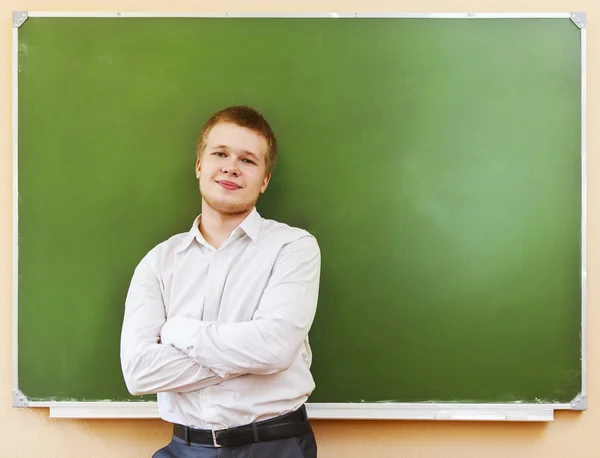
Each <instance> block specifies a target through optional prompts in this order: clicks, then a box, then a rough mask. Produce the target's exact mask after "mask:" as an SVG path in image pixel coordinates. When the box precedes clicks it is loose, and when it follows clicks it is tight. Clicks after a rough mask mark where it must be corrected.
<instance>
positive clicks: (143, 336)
mask: <svg viewBox="0 0 600 458" xmlns="http://www.w3.org/2000/svg"><path fill="white" fill-rule="evenodd" d="M154 257H155V253H154V252H153V251H151V252H150V253H149V254H148V255H147V256H146V257H145V258H144V259H143V260H142V261H141V262H140V264H139V265H138V266H137V268H136V270H135V272H134V274H133V278H132V280H131V284H130V287H129V291H128V293H127V299H126V301H125V317H124V320H123V328H122V332H121V366H122V370H123V376H124V378H125V383H126V385H127V389H128V390H129V392H130V393H131V394H133V395H142V394H149V393H158V392H164V391H176V392H189V391H195V390H199V389H202V388H205V387H207V386H211V385H215V384H217V383H220V382H221V381H223V380H224V378H223V377H220V376H218V375H217V374H216V373H215V372H213V371H212V370H210V369H209V368H207V367H203V366H201V365H200V364H198V363H197V362H196V361H194V360H193V359H192V358H191V357H190V356H188V355H186V354H185V353H183V352H182V351H180V350H178V349H176V348H175V347H173V346H171V345H162V344H161V343H160V339H159V335H160V330H161V328H162V327H163V325H164V323H165V321H166V312H165V305H164V302H163V298H162V292H161V288H160V279H159V277H158V275H157V271H156V269H155V267H154V265H153V260H154Z"/></svg>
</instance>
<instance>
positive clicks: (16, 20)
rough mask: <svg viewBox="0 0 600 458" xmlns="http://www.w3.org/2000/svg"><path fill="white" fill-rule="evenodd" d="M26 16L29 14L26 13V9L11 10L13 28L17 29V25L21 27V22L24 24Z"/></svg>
mask: <svg viewBox="0 0 600 458" xmlns="http://www.w3.org/2000/svg"><path fill="white" fill-rule="evenodd" d="M28 17H29V14H28V13H27V11H13V12H12V22H13V28H14V29H18V28H19V27H21V26H22V25H23V24H25V21H26V20H27V18H28Z"/></svg>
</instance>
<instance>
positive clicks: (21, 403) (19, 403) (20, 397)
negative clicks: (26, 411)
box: [12, 390, 29, 407]
mask: <svg viewBox="0 0 600 458" xmlns="http://www.w3.org/2000/svg"><path fill="white" fill-rule="evenodd" d="M12 405H13V407H29V400H28V399H27V397H26V396H25V395H24V394H23V393H22V392H21V391H19V390H15V391H13V399H12Z"/></svg>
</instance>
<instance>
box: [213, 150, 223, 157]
mask: <svg viewBox="0 0 600 458" xmlns="http://www.w3.org/2000/svg"><path fill="white" fill-rule="evenodd" d="M212 154H213V156H218V157H225V153H223V152H222V151H215V152H214V153H212Z"/></svg>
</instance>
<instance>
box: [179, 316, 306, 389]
mask: <svg viewBox="0 0 600 458" xmlns="http://www.w3.org/2000/svg"><path fill="white" fill-rule="evenodd" d="M179 330H180V332H181V336H182V337H183V338H184V339H185V341H187V342H189V344H188V345H185V344H183V343H182V344H179V345H180V347H181V349H182V350H183V351H184V352H185V353H186V354H188V355H189V356H190V357H191V358H193V359H194V361H195V362H196V363H198V364H201V365H202V366H204V367H210V368H211V369H212V370H213V371H214V372H216V373H217V374H219V375H221V376H224V377H229V376H232V375H233V374H236V373H248V374H263V375H264V374H272V373H275V372H279V371H282V370H285V369H287V368H288V367H289V366H290V365H291V364H292V363H293V361H294V359H295V358H296V357H297V356H298V352H299V350H300V346H301V345H302V344H303V342H304V340H305V338H306V333H307V329H306V328H305V327H301V326H298V325H296V324H294V323H291V322H288V321H283V320H269V319H257V320H252V321H248V322H240V323H207V322H201V321H198V320H191V319H188V320H187V321H186V323H185V327H182V326H180V327H179Z"/></svg>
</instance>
